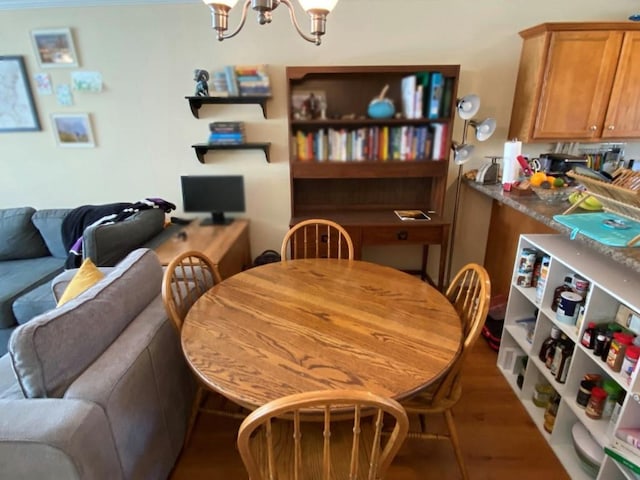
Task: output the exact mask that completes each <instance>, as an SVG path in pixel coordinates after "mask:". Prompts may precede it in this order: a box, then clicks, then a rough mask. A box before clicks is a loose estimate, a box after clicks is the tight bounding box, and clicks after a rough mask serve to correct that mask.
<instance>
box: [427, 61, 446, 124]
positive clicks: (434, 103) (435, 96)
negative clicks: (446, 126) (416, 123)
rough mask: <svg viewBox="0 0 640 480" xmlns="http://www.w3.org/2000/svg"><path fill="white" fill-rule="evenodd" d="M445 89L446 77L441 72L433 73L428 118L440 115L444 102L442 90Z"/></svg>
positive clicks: (430, 83)
mask: <svg viewBox="0 0 640 480" xmlns="http://www.w3.org/2000/svg"><path fill="white" fill-rule="evenodd" d="M443 90H444V77H443V76H442V74H441V73H440V72H433V73H431V81H430V82H429V100H428V105H429V110H428V118H430V119H436V118H439V117H440V104H441V102H442V92H443Z"/></svg>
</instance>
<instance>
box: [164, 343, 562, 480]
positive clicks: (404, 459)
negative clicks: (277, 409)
mask: <svg viewBox="0 0 640 480" xmlns="http://www.w3.org/2000/svg"><path fill="white" fill-rule="evenodd" d="M463 381H464V392H463V396H462V400H461V401H460V403H459V404H458V405H457V407H456V408H455V409H454V414H455V421H456V425H457V427H458V433H459V435H460V443H461V445H462V450H463V455H464V458H465V462H466V464H467V467H468V470H469V472H470V477H471V479H473V480H476V479H477V480H489V479H491V480H501V479H505V480H507V479H509V480H510V479H513V478H517V479H518V480H539V479H541V478H550V479H554V480H563V479H569V477H568V475H567V474H566V472H565V470H564V468H563V467H562V465H561V464H560V462H559V461H558V459H557V458H556V456H555V455H554V453H553V452H552V451H551V449H550V448H549V446H548V445H547V443H546V441H545V440H544V439H543V438H542V435H541V434H540V432H539V431H538V429H537V428H536V426H535V425H534V424H533V422H532V421H531V419H530V418H529V415H528V414H527V412H526V411H525V409H524V407H523V406H522V405H521V404H520V402H519V401H518V400H517V399H516V397H515V394H514V393H513V391H512V390H511V388H510V387H509V385H508V384H507V382H506V380H505V379H504V377H503V376H502V374H501V373H500V372H499V371H498V369H497V367H496V353H495V352H494V351H492V350H491V349H490V348H489V347H488V346H487V344H486V343H485V342H484V340H483V339H479V340H478V342H477V344H476V345H475V347H474V351H473V353H472V355H471V356H470V357H469V361H468V362H467V365H466V366H465V369H464V380H463ZM239 425H240V421H238V420H234V419H228V418H222V417H217V416H214V415H208V414H202V415H200V417H199V418H198V421H197V423H196V427H195V429H194V432H193V435H192V437H191V440H190V442H189V444H188V445H187V446H186V447H185V450H184V451H183V453H182V455H181V457H180V458H179V460H178V462H177V464H176V467H175V468H174V472H173V474H172V476H171V480H201V479H208V480H218V479H219V480H236V479H239V480H240V479H242V480H244V479H246V478H247V474H246V472H245V470H244V466H243V465H242V461H241V460H240V457H239V455H238V452H237V450H236V447H235V438H236V433H237V430H238V427H239ZM387 478H388V479H389V480H429V479H438V480H441V479H455V478H460V474H459V471H458V468H457V464H456V461H455V457H454V455H453V451H452V449H451V446H450V444H449V442H447V441H437V440H434V441H425V440H407V441H406V442H405V445H404V446H403V447H402V449H401V450H400V453H399V454H398V456H397V457H396V458H395V460H394V462H393V464H392V466H391V468H390V470H389V474H388V475H387Z"/></svg>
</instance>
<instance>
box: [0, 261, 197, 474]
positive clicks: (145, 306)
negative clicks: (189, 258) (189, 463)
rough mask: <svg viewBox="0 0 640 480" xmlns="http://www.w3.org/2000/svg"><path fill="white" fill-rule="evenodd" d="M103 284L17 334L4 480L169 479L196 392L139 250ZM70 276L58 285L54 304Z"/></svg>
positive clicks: (2, 440) (7, 386)
mask: <svg viewBox="0 0 640 480" xmlns="http://www.w3.org/2000/svg"><path fill="white" fill-rule="evenodd" d="M103 270H105V271H106V272H107V274H106V276H105V278H103V279H102V280H101V281H100V282H98V283H97V284H96V285H94V286H93V287H91V288H90V289H88V290H87V291H85V292H84V293H82V294H81V295H80V296H78V297H77V298H75V299H73V300H71V301H69V302H68V303H66V304H64V305H63V306H61V307H58V308H56V309H54V310H52V311H49V312H47V313H44V314H42V315H40V316H38V317H36V318H34V319H33V320H32V321H30V322H28V323H26V324H24V325H21V326H20V327H18V328H17V329H16V330H15V331H14V333H13V334H12V336H11V339H10V342H9V354H7V355H5V356H3V357H0V477H2V478H11V479H34V480H35V479H39V480H40V479H65V480H72V479H99V480H106V479H109V480H117V479H144V480H153V479H165V478H167V477H168V476H169V474H170V472H171V469H172V468H173V465H174V463H175V461H176V459H177V457H178V455H179V453H180V451H181V448H182V445H183V442H184V436H185V431H186V425H187V421H188V417H189V413H190V410H191V405H192V402H193V396H194V392H195V388H194V387H195V386H194V381H193V376H192V375H191V373H190V372H189V369H188V367H187V365H186V362H185V360H184V357H183V355H182V351H181V347H180V341H179V336H178V334H177V332H176V330H175V327H174V326H173V324H172V323H171V321H170V320H169V319H168V317H167V315H166V313H165V310H164V306H163V303H162V297H161V293H160V292H161V283H162V273H163V272H162V267H161V266H160V264H159V262H158V259H157V256H156V255H155V253H154V252H153V251H152V250H149V249H138V250H135V251H134V252H132V253H131V254H129V255H128V256H127V257H126V258H125V259H124V260H123V261H122V262H121V263H119V264H118V265H117V266H116V267H114V268H111V269H103ZM73 273H74V271H65V272H63V273H62V274H60V275H59V276H57V277H56V278H55V279H54V281H53V289H54V292H55V294H56V297H57V298H59V296H60V295H61V294H62V292H63V291H64V288H65V287H66V285H67V284H68V282H69V280H70V278H71V277H72V274H73Z"/></svg>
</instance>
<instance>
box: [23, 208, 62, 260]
mask: <svg viewBox="0 0 640 480" xmlns="http://www.w3.org/2000/svg"><path fill="white" fill-rule="evenodd" d="M68 213H69V209H49V210H38V211H36V213H34V214H33V217H31V221H32V222H33V224H34V225H35V226H36V228H37V229H38V231H39V232H40V235H42V238H43V239H44V243H46V244H47V248H48V249H49V252H51V255H53V256H54V257H58V258H67V254H68V252H67V249H66V248H64V243H63V242H62V220H64V217H66V216H67V214H68Z"/></svg>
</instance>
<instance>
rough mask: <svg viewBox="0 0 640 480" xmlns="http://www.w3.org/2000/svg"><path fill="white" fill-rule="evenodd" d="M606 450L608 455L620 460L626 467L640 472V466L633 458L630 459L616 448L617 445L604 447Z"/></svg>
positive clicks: (634, 471) (637, 472)
mask: <svg viewBox="0 0 640 480" xmlns="http://www.w3.org/2000/svg"><path fill="white" fill-rule="evenodd" d="M604 452H605V453H606V454H607V455H609V456H610V457H611V458H613V459H614V460H615V461H616V462H619V463H620V464H622V465H624V466H625V467H627V468H628V469H629V470H631V471H632V472H633V473H636V474H640V466H638V465H637V464H636V463H634V462H632V461H631V460H629V459H628V458H626V457H625V456H623V454H622V453H621V452H619V451H618V450H617V449H616V447H613V446H612V447H604Z"/></svg>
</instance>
